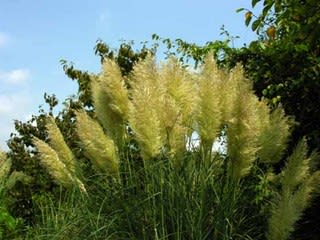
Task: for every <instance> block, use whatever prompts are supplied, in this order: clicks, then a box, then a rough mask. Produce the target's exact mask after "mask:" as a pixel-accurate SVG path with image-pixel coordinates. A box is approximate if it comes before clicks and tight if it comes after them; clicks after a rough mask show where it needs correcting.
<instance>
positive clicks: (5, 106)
mask: <svg viewBox="0 0 320 240" xmlns="http://www.w3.org/2000/svg"><path fill="white" fill-rule="evenodd" d="M250 4H251V0H236V1H235V0H224V1H213V0H161V1H160V0H157V1H153V0H123V1H119V0H1V4H0V147H2V148H5V140H7V139H8V138H9V134H10V132H12V131H13V120H14V119H19V120H22V121H25V120H26V119H28V118H29V117H30V116H31V114H36V113H37V111H38V106H39V105H42V104H43V103H44V101H43V94H44V92H47V93H49V94H52V93H54V94H56V96H57V97H58V98H59V99H60V102H61V100H63V99H65V98H66V97H67V96H70V95H72V94H75V93H76V89H77V86H76V83H75V82H72V81H71V80H69V79H68V78H67V77H66V76H65V75H64V73H63V70H62V67H61V65H60V63H59V60H60V59H62V58H63V59H66V60H68V61H72V62H74V64H75V67H76V68H79V69H83V70H88V71H90V72H98V71H99V69H100V64H99V58H98V57H95V56H94V51H93V47H94V45H95V42H96V40H97V39H102V40H104V41H105V42H106V43H107V44H109V46H111V47H113V48H116V47H117V46H119V41H120V40H121V39H124V40H134V41H135V42H136V43H139V42H141V41H146V40H151V35H152V34H153V33H157V34H158V35H160V36H161V37H165V38H172V39H176V38H181V39H183V40H186V41H189V42H195V43H198V44H204V43H205V42H207V41H211V40H218V39H223V37H222V36H220V32H221V31H220V28H221V26H222V25H224V26H225V29H226V30H228V31H229V32H230V33H231V34H232V35H238V36H240V39H237V40H236V41H235V46H237V47H240V46H242V45H243V44H244V43H249V42H250V41H252V40H254V39H256V36H255V34H254V33H252V32H251V30H250V28H247V27H245V25H244V16H243V13H236V12H235V11H236V9H238V8H240V7H247V8H250Z"/></svg>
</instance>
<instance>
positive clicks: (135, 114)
mask: <svg viewBox="0 0 320 240" xmlns="http://www.w3.org/2000/svg"><path fill="white" fill-rule="evenodd" d="M130 83H131V87H132V89H131V94H130V96H131V98H132V108H131V112H130V116H129V123H130V127H131V128H132V129H133V131H134V134H135V137H136V140H137V141H138V143H139V145H140V148H141V154H142V157H143V159H144V160H148V159H150V158H153V157H155V156H156V155H158V154H159V151H160V149H161V147H163V145H164V141H165V139H166V136H165V130H164V129H163V128H161V124H162V122H161V117H160V115H159V114H162V113H161V111H162V110H163V107H162V106H163V100H164V98H163V96H164V93H165V90H164V88H163V85H161V84H160V83H159V75H158V71H157V66H156V63H155V60H154V58H153V57H151V56H148V57H147V58H146V59H145V60H144V61H141V62H139V63H138V64H137V65H136V66H135V67H134V71H133V74H132V78H131V82H130Z"/></svg>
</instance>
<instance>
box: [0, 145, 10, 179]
mask: <svg viewBox="0 0 320 240" xmlns="http://www.w3.org/2000/svg"><path fill="white" fill-rule="evenodd" d="M11 164H12V162H11V159H10V158H7V156H6V153H5V152H2V151H1V149H0V184H1V183H3V182H4V181H5V179H6V178H7V176H8V174H9V172H10V168H11Z"/></svg>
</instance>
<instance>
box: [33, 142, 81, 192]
mask: <svg viewBox="0 0 320 240" xmlns="http://www.w3.org/2000/svg"><path fill="white" fill-rule="evenodd" d="M33 143H34V145H35V147H36V148H37V149H38V152H39V156H40V161H41V164H42V165H43V166H44V167H45V168H46V169H47V170H48V171H49V173H50V174H51V176H52V177H53V178H54V180H55V181H56V182H57V183H59V184H61V185H62V186H64V187H66V188H70V187H72V186H74V183H75V179H74V177H73V176H72V174H71V173H70V171H69V170H68V168H67V166H66V165H65V164H64V163H63V162H62V161H61V160H60V159H59V156H58V154H57V153H56V151H54V150H53V149H52V148H51V147H50V146H49V145H48V144H47V143H45V142H44V141H42V140H40V139H38V138H36V137H34V138H33Z"/></svg>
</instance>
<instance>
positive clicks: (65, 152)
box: [46, 116, 76, 174]
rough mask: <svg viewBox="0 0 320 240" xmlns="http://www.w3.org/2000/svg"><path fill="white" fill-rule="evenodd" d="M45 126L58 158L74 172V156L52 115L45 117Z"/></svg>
mask: <svg viewBox="0 0 320 240" xmlns="http://www.w3.org/2000/svg"><path fill="white" fill-rule="evenodd" d="M46 128H47V131H48V135H49V141H50V146H51V147H52V148H53V149H54V150H55V151H56V153H57V154H58V157H59V159H60V160H61V161H62V162H63V163H64V164H65V165H66V167H67V169H68V170H69V171H70V172H71V173H73V174H75V173H76V162H75V158H74V156H73V154H72V152H71V150H70V148H69V147H68V145H67V144H66V142H65V141H64V138H63V136H62V134H61V132H60V130H59V128H58V126H57V124H56V122H55V120H54V118H53V117H52V116H48V117H47V119H46Z"/></svg>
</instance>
